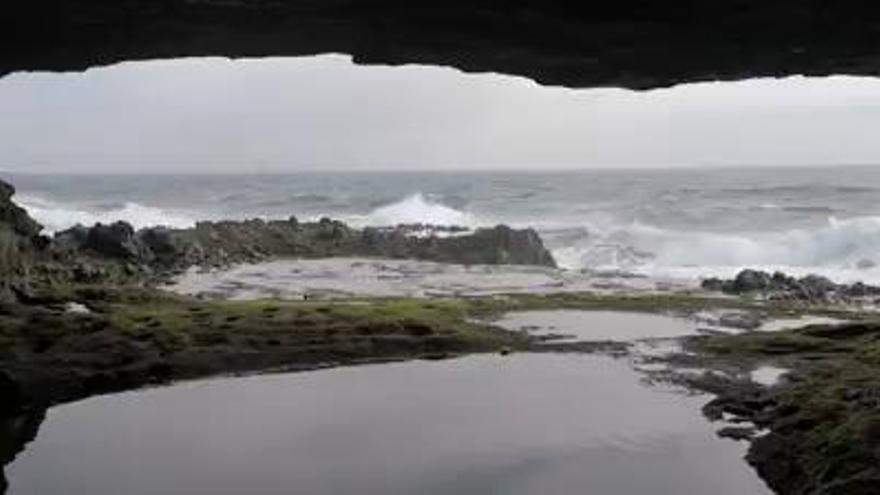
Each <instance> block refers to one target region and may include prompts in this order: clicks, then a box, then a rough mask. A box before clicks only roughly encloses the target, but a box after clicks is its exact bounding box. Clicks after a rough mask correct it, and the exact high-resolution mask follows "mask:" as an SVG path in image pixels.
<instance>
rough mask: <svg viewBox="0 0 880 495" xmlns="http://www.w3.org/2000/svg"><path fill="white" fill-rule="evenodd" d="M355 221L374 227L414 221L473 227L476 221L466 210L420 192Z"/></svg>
mask: <svg viewBox="0 0 880 495" xmlns="http://www.w3.org/2000/svg"><path fill="white" fill-rule="evenodd" d="M356 223H363V224H364V225H370V226H375V227H385V226H395V225H400V224H416V223H422V224H430V225H441V226H460V227H473V226H476V225H477V223H478V222H477V220H476V218H474V216H473V215H471V214H469V213H467V212H464V211H459V210H456V209H455V208H451V207H449V206H446V205H444V204H441V203H439V202H437V201H433V200H431V199H430V198H427V197H425V196H424V195H423V194H422V193H415V194H412V195H410V196H407V197H406V198H404V199H402V200H400V201H398V202H396V203H392V204H390V205H386V206H382V207H381V208H377V209H375V210H373V211H372V212H370V213H369V214H368V215H367V216H366V217H365V218H363V219H361V220H360V222H356Z"/></svg>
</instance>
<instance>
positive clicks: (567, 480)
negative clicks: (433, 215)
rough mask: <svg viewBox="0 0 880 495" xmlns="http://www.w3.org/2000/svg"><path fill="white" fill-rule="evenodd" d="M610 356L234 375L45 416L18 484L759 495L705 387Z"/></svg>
mask: <svg viewBox="0 0 880 495" xmlns="http://www.w3.org/2000/svg"><path fill="white" fill-rule="evenodd" d="M639 378H640V377H639V375H638V374H637V373H636V372H635V371H634V370H633V369H632V368H631V367H630V364H629V363H628V362H627V360H623V359H618V360H615V359H612V358H610V357H604V356H585V355H573V354H571V355H564V354H520V355H515V356H510V357H500V356H491V355H482V356H471V357H465V358H461V359H455V360H450V361H442V362H408V363H396V364H384V365H373V366H363V367H353V368H339V369H332V370H324V371H317V372H309V373H298V374H284V375H269V376H254V377H246V378H224V379H215V380H207V381H198V382H190V383H183V384H179V385H176V386H172V387H166V388H157V389H150V390H144V391H137V392H130V393H122V394H116V395H109V396H103V397H96V398H92V399H88V400H85V401H81V402H78V403H73V404H68V405H63V406H60V407H57V408H54V409H52V410H51V411H50V412H49V414H48V416H47V419H46V421H45V423H44V424H43V426H42V428H41V431H40V433H39V435H38V437H37V439H36V440H35V441H34V442H33V443H32V444H31V445H30V446H29V447H28V449H27V450H26V451H25V452H23V453H22V454H21V455H20V456H19V457H18V459H17V460H16V461H15V462H14V463H13V464H11V465H10V466H8V467H7V475H8V477H9V479H10V492H9V493H11V494H43V495H51V494H65V495H67V494H86V493H88V494H120V493H126V494H144V495H156V494H172V493H174V494H211V495H217V494H236V495H239V494H253V495H263V494H266V495H268V494H290V493H297V494H308V495H312V494H314V495H321V494H344V493H359V494H376V495H379V494H382V495H388V494H413V493H419V494H459V495H461V494H487V493H488V494H542V495H546V494H574V493H587V494H591V495H637V494H651V495H664V494H668V495H682V494H713V495H725V494H730V495H753V494H766V493H769V491H768V490H767V489H766V488H765V487H764V485H763V484H762V482H761V481H760V480H759V479H758V478H757V476H756V475H755V474H754V472H753V471H752V470H751V469H750V468H749V467H748V465H747V464H746V463H745V462H744V461H743V460H742V456H743V454H744V450H745V447H744V444H740V443H734V442H732V441H729V440H722V439H719V438H717V437H716V436H715V434H714V429H713V426H712V425H711V424H710V423H708V422H707V421H706V420H705V419H704V418H702V417H701V415H700V412H699V411H700V406H701V405H702V404H703V403H704V402H705V401H706V400H707V398H706V397H705V396H694V395H688V394H684V393H681V392H680V391H675V390H671V389H664V388H662V387H661V388H658V387H650V386H647V385H645V384H644V383H642V382H640V380H639Z"/></svg>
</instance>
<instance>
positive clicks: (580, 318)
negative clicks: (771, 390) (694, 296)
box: [492, 310, 697, 342]
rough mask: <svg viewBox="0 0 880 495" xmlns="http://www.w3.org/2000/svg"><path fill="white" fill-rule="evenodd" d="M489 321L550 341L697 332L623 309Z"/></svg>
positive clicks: (521, 314) (681, 322)
mask: <svg viewBox="0 0 880 495" xmlns="http://www.w3.org/2000/svg"><path fill="white" fill-rule="evenodd" d="M492 323H493V324H494V325H497V326H499V327H502V328H505V329H507V330H511V331H515V332H518V331H522V332H527V333H528V334H529V335H533V336H536V337H547V338H549V339H552V340H553V341H554V342H600V341H613V342H629V341H635V340H641V339H660V338H671V337H682V336H686V335H695V334H696V333H697V324H696V323H695V322H693V321H691V320H689V319H686V318H678V317H673V316H666V315H660V314H652V313H635V312H625V311H583V310H540V311H517V312H511V313H507V314H505V315H504V316H503V317H502V318H501V319H499V320H497V321H493V322H492Z"/></svg>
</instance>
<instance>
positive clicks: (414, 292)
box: [168, 258, 693, 299]
mask: <svg viewBox="0 0 880 495" xmlns="http://www.w3.org/2000/svg"><path fill="white" fill-rule="evenodd" d="M658 283H664V282H663V281H660V282H658V281H656V280H649V279H645V278H639V277H631V276H616V275H614V274H605V275H598V274H595V273H586V272H578V271H566V270H556V269H552V268H545V267H534V266H487V265H474V266H464V265H453V264H447V263H432V262H425V261H413V260H390V259H369V258H327V259H317V260H301V259H281V260H275V261H269V262H265V263H258V264H250V265H239V266H236V267H233V268H231V269H228V270H212V271H200V270H190V271H188V272H187V273H185V274H183V275H181V276H179V277H177V278H176V280H175V282H174V283H173V284H172V285H171V286H169V287H168V289H169V290H172V291H174V292H178V293H183V294H201V295H208V296H214V297H221V298H228V299H258V298H262V297H279V298H286V299H300V298H302V297H303V295H304V294H308V295H309V296H310V297H325V298H326V297H351V296H358V297H390V296H401V297H428V296H456V295H489V294H502V293H516V292H527V293H548V292H576V291H587V290H589V291H609V290H627V291H638V290H657V289H659V288H661V287H660V285H658ZM692 285H693V284H681V285H680V286H681V287H690V286H692ZM662 288H664V289H668V288H670V286H669V285H668V284H667V285H663V286H662Z"/></svg>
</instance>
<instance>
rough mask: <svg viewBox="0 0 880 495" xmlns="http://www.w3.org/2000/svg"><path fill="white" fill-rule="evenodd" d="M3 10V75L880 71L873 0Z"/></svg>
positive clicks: (47, 5) (654, 79)
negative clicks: (264, 68) (296, 70)
mask: <svg viewBox="0 0 880 495" xmlns="http://www.w3.org/2000/svg"><path fill="white" fill-rule="evenodd" d="M0 17H2V19H3V26H4V28H3V29H2V31H0V75H3V74H7V73H9V72H13V71H22V70H25V71H27V70H41V71H68V70H84V69H86V68H88V67H92V66H101V65H108V64H112V63H116V62H119V61H123V60H144V59H156V58H173V57H185V56H227V57H261V56H298V55H314V54H319V53H328V52H341V53H348V54H351V55H353V56H354V58H355V61H356V62H358V63H369V64H403V63H422V64H431V65H444V66H453V67H456V68H459V69H462V70H465V71H491V72H501V73H508V74H516V75H522V76H526V77H529V78H532V79H534V80H536V81H538V82H539V83H542V84H550V85H564V86H570V87H595V86H620V87H629V88H636V89H645V88H654V87H663V86H670V85H673V84H677V83H682V82H693V81H703V80H719V79H723V80H732V79H743V78H748V77H756V76H784V75H790V74H807V75H827V74H852V75H876V74H878V71H880V57H878V48H880V4H878V3H877V2H869V1H866V0H838V1H833V2H832V1H827V0H667V1H653V0H617V1H614V2H589V1H573V0H541V1H539V0H506V1H502V0H467V1H465V0H444V1H442V2H440V1H432V0H425V1H401V0H13V1H12V2H11V3H7V4H6V5H4V9H2V12H0Z"/></svg>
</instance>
